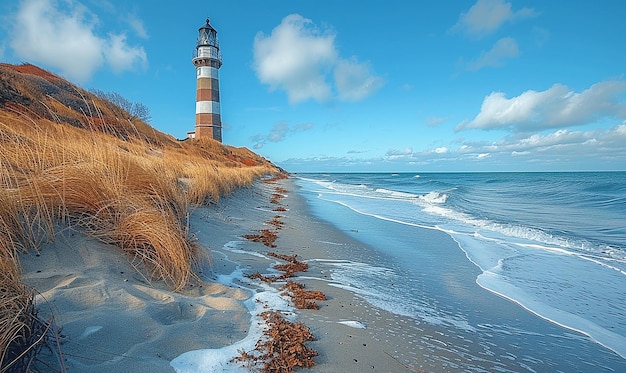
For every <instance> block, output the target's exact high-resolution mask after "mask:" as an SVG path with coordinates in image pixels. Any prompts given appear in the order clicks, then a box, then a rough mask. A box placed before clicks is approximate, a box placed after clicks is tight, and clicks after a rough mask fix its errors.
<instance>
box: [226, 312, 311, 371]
mask: <svg viewBox="0 0 626 373" xmlns="http://www.w3.org/2000/svg"><path fill="white" fill-rule="evenodd" d="M261 317H263V319H264V320H265V322H266V323H267V329H266V330H265V332H264V334H263V335H264V337H263V338H261V339H260V340H259V341H257V343H256V345H255V349H254V351H251V352H246V351H239V353H240V355H239V356H237V357H235V358H234V359H233V361H237V362H240V363H243V364H253V365H256V364H259V363H262V364H263V367H262V369H261V371H262V372H280V373H289V372H293V371H294V369H295V368H297V367H301V368H310V367H312V366H314V365H315V361H313V358H314V357H315V356H317V355H318V353H317V351H316V350H314V349H311V348H309V347H307V346H306V345H305V344H304V343H305V342H308V341H312V340H314V339H315V337H314V336H313V334H311V332H310V331H309V328H308V327H307V326H306V325H304V324H303V323H300V322H298V323H293V322H290V321H289V320H287V319H285V318H284V317H283V316H282V314H281V313H280V312H278V311H266V312H263V313H262V314H261Z"/></svg>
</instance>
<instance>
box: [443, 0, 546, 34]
mask: <svg viewBox="0 0 626 373" xmlns="http://www.w3.org/2000/svg"><path fill="white" fill-rule="evenodd" d="M536 15H537V12H536V11H535V10H534V9H531V8H522V9H520V10H517V11H513V10H512V9H511V3H509V2H506V1H504V0H478V1H477V2H476V4H474V5H472V7H471V8H470V9H469V10H468V11H467V13H461V15H460V16H459V20H458V21H457V23H456V24H455V25H454V26H453V27H452V29H451V31H453V32H463V33H466V34H467V35H470V36H474V37H479V36H483V35H486V34H490V33H492V32H494V31H495V30H497V29H498V28H499V27H500V26H502V24H504V23H505V22H512V21H515V20H517V19H523V18H529V17H534V16H536Z"/></svg>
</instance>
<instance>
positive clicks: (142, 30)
mask: <svg viewBox="0 0 626 373" xmlns="http://www.w3.org/2000/svg"><path fill="white" fill-rule="evenodd" d="M126 22H128V24H129V25H130V27H131V28H132V29H133V31H135V34H137V36H139V37H140V38H142V39H148V31H146V27H145V26H144V24H143V21H142V20H141V19H139V18H137V16H134V15H132V14H131V15H128V16H127V17H126Z"/></svg>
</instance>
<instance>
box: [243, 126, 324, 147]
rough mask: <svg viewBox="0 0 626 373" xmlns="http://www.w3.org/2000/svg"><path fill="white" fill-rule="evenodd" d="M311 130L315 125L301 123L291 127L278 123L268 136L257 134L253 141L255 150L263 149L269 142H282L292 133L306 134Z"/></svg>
mask: <svg viewBox="0 0 626 373" xmlns="http://www.w3.org/2000/svg"><path fill="white" fill-rule="evenodd" d="M311 128H313V123H300V124H296V125H295V126H290V125H289V124H288V123H286V122H278V123H276V124H274V126H273V127H272V129H271V130H270V132H269V133H268V134H264V135H263V134H257V135H255V136H253V137H252V138H251V140H252V142H254V149H261V148H262V147H263V145H265V144H266V143H267V142H281V141H283V140H285V138H286V137H287V135H288V134H290V133H296V132H304V131H308V130H310V129H311Z"/></svg>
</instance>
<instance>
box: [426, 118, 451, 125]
mask: <svg viewBox="0 0 626 373" xmlns="http://www.w3.org/2000/svg"><path fill="white" fill-rule="evenodd" d="M449 119H450V117H429V118H426V122H425V123H426V125H427V126H429V127H436V126H438V125H440V124H441V123H444V122H445V121H447V120H449Z"/></svg>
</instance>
